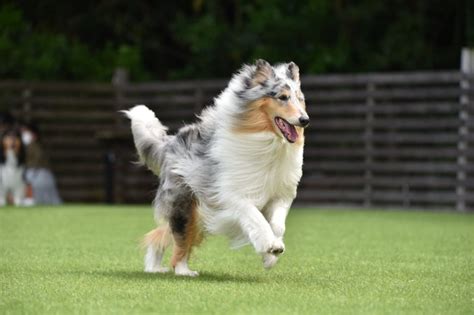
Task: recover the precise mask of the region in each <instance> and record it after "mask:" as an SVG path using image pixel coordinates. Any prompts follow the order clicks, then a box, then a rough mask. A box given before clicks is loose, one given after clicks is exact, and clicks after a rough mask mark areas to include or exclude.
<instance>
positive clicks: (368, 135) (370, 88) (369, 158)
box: [364, 82, 375, 207]
mask: <svg viewBox="0 0 474 315" xmlns="http://www.w3.org/2000/svg"><path fill="white" fill-rule="evenodd" d="M374 92H375V83H373V82H368V83H367V100H366V104H365V105H366V106H365V108H366V111H365V132H364V142H365V144H364V151H365V153H364V155H365V160H364V169H365V173H364V206H365V207H371V206H372V179H373V173H372V168H373V151H374V145H373V135H374V131H373V125H374V119H375V117H374V106H375V99H374Z"/></svg>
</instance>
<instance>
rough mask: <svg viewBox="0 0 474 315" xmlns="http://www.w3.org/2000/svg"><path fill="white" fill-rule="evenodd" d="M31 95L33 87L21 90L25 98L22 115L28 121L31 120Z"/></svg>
mask: <svg viewBox="0 0 474 315" xmlns="http://www.w3.org/2000/svg"><path fill="white" fill-rule="evenodd" d="M31 95H32V92H31V89H30V88H28V87H26V88H25V89H24V90H23V91H22V92H21V98H22V100H23V104H22V108H21V112H22V114H21V116H22V117H23V119H24V120H25V121H26V122H31Z"/></svg>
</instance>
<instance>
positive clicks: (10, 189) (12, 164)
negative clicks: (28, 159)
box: [0, 130, 26, 206]
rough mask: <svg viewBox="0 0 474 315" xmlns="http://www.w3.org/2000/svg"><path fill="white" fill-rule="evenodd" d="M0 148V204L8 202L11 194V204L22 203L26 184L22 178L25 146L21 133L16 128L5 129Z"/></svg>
mask: <svg viewBox="0 0 474 315" xmlns="http://www.w3.org/2000/svg"><path fill="white" fill-rule="evenodd" d="M1 144H2V150H0V206H3V205H6V204H7V203H8V199H9V198H8V197H9V194H11V197H12V200H13V204H14V205H16V206H20V205H23V203H24V200H25V192H26V184H25V180H24V173H25V168H24V163H25V147H24V146H23V143H22V141H21V134H20V132H18V131H16V130H7V131H6V132H5V133H4V134H3V135H2V139H1Z"/></svg>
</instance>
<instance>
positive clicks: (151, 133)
mask: <svg viewBox="0 0 474 315" xmlns="http://www.w3.org/2000/svg"><path fill="white" fill-rule="evenodd" d="M122 112H123V113H124V114H125V115H126V116H127V117H128V118H129V119H130V120H131V121H132V133H133V140H134V142H135V147H136V148H137V151H138V155H139V157H140V162H141V163H142V164H144V165H146V166H147V167H148V168H149V169H150V170H151V171H152V172H154V173H155V174H156V175H159V173H160V160H161V159H160V151H161V147H162V145H163V144H164V143H165V142H166V137H167V136H166V131H167V130H168V128H166V127H165V126H163V125H162V124H161V122H160V121H159V120H158V118H156V116H155V113H154V112H152V111H151V110H150V109H149V108H148V107H146V106H145V105H136V106H135V107H133V108H131V109H130V110H124V111H122Z"/></svg>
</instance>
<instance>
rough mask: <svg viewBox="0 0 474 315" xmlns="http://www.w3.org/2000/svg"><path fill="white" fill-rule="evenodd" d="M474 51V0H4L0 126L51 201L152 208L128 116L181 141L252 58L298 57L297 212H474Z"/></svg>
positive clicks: (150, 182) (151, 183)
mask: <svg viewBox="0 0 474 315" xmlns="http://www.w3.org/2000/svg"><path fill="white" fill-rule="evenodd" d="M473 46H474V4H473V2H472V1H468V0H465V1H462V0H460V1H450V2H446V1H439V0H432V1H426V0H422V1H408V0H397V1H368V0H365V1H357V2H354V1H343V0H305V1H278V0H275V1H257V0H255V1H238V0H235V1H225V2H223V1H210V0H208V1H206V0H194V1H189V0H188V1H180V0H177V1H166V2H163V1H122V0H116V1H109V0H106V1H101V0H98V1H97V0H96V1H82V2H80V3H79V2H78V3H74V2H73V3H67V2H61V1H47V0H46V1H45V0H42V1H15V2H10V1H2V2H1V4H0V60H1V62H0V112H1V121H0V122H1V126H0V127H1V129H2V132H4V131H7V130H11V129H16V130H19V131H20V133H21V135H20V138H21V139H22V142H23V145H24V146H25V148H26V149H27V150H26V151H27V152H26V153H27V154H26V161H25V163H24V165H25V168H26V169H41V170H43V172H44V171H46V173H47V172H48V171H49V174H47V175H44V174H43V175H44V176H46V177H47V179H44V178H43V177H42V181H40V184H39V185H40V186H41V185H43V186H44V185H45V184H44V182H45V181H46V182H47V183H48V184H47V185H49V186H48V187H49V188H48V189H49V192H50V193H51V192H52V191H54V190H55V188H54V189H53V188H51V187H54V186H57V190H58V191H59V195H60V198H59V197H58V198H57V199H56V197H51V196H50V197H49V199H47V200H49V201H50V202H51V200H56V201H57V202H60V200H61V199H62V200H63V201H65V202H76V203H77V202H108V203H132V202H133V203H137V202H138V203H148V202H150V201H151V200H152V199H153V192H154V190H155V188H156V185H157V181H156V179H155V178H153V176H152V175H151V174H149V173H148V172H146V171H145V170H144V169H142V168H140V167H137V166H136V165H134V164H133V163H131V161H134V160H136V156H135V153H134V149H133V145H132V138H131V134H130V132H129V129H128V124H127V122H126V121H125V120H124V119H123V117H121V116H120V115H119V114H118V113H117V111H118V110H120V109H124V108H128V107H130V106H132V105H133V104H137V103H145V104H147V105H148V106H150V107H151V108H152V109H154V110H155V111H156V113H157V116H158V117H159V118H160V119H161V120H162V121H163V122H164V123H165V124H167V125H168V126H170V127H171V130H172V131H175V130H176V129H177V128H179V127H180V126H182V125H183V124H184V123H187V122H191V121H193V120H194V119H195V114H197V113H199V112H200V110H201V109H202V108H203V107H205V106H206V105H209V104H211V102H212V98H213V97H214V96H216V94H217V93H219V91H220V90H222V89H223V88H224V87H225V86H226V83H227V81H228V79H229V78H230V76H231V74H232V73H233V72H235V71H236V70H237V69H238V68H239V67H240V66H241V64H242V63H251V62H253V61H254V60H255V59H257V58H264V59H267V60H268V61H270V62H272V63H273V62H282V61H294V62H296V63H297V64H298V65H299V66H300V69H301V72H302V75H303V79H302V88H303V91H304V92H305V94H306V99H307V102H308V108H309V114H310V116H311V118H312V123H311V127H310V129H309V130H308V132H307V145H306V148H305V166H304V168H305V169H304V177H303V180H302V183H301V187H300V190H299V195H298V199H297V202H298V203H300V204H303V203H305V204H326V205H328V204H329V205H341V204H342V205H351V206H361V207H372V206H377V207H403V208H416V209H418V208H430V209H434V208H437V209H438V208H441V209H457V210H459V211H469V210H472V209H473V208H474V197H473V194H472V193H473V192H474V149H473V144H474V130H473V127H474V118H473V117H472V115H473V114H474V110H473V98H474V92H473V84H474V81H473V68H474V56H473V52H472V50H470V49H469V47H473ZM25 132H26V133H25ZM28 133H29V134H33V141H31V139H30V141H25V140H28V137H27V136H26V138H25V135H28ZM4 143H5V141H4ZM31 143H36V148H35V149H34V150H31V146H30V144H31ZM29 146H30V151H32V152H36V153H30V154H29V155H28V147H29ZM38 147H40V148H41V149H38ZM3 150H4V151H5V150H6V149H5V144H4V148H3ZM38 151H40V153H38ZM5 152H6V151H5ZM18 152H19V151H18ZM4 155H7V154H4ZM38 155H39V156H40V158H38ZM32 156H34V157H35V158H34V159H33V158H32ZM18 160H19V159H18ZM3 163H6V162H5V161H4V162H3ZM33 173H34V172H33ZM53 174H54V177H53V178H50V177H52V176H53ZM31 176H33V175H31ZM54 178H55V180H54ZM26 181H27V183H26V184H27V186H28V187H30V188H31V189H33V192H27V193H26V197H28V196H30V197H31V198H32V199H36V200H37V201H36V203H38V200H39V199H38V197H36V198H35V197H34V192H35V189H34V185H33V182H34V180H32V181H31V180H30V181H28V179H26ZM32 186H33V187H32ZM38 189H40V188H38ZM38 189H36V191H37V190H38ZM27 191H28V189H27ZM8 198H9V199H8ZM13 199H14V198H13V197H12V196H10V197H7V202H10V203H11V202H14V200H13Z"/></svg>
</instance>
